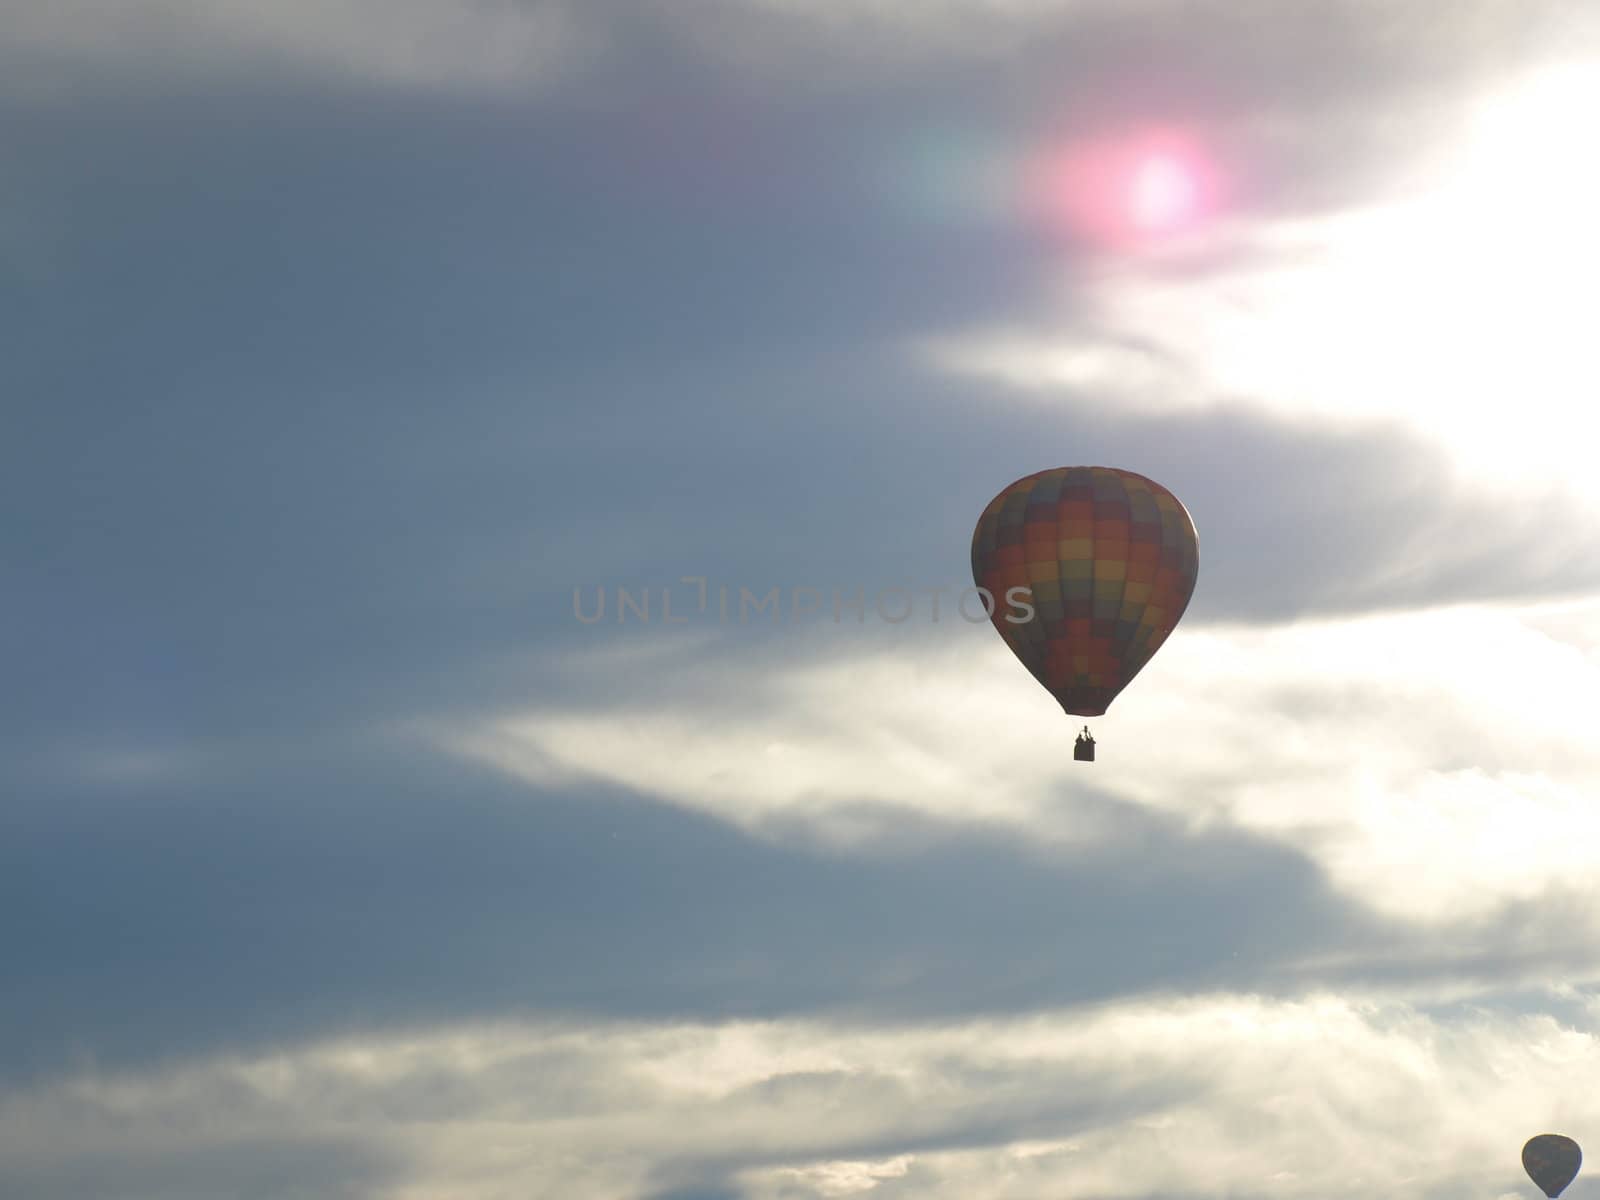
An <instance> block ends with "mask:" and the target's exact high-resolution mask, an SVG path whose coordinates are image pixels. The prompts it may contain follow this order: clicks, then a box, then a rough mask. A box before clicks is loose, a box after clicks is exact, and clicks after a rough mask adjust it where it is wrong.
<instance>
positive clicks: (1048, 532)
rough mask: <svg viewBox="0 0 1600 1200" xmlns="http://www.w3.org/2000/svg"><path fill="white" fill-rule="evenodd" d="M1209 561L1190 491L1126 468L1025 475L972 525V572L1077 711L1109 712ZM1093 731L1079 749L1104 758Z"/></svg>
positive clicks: (1010, 636)
mask: <svg viewBox="0 0 1600 1200" xmlns="http://www.w3.org/2000/svg"><path fill="white" fill-rule="evenodd" d="M1199 570H1200V551H1199V545H1198V542H1197V541H1196V538H1195V532H1194V522H1193V521H1191V520H1190V519H1189V513H1188V511H1187V510H1186V509H1185V508H1184V507H1183V505H1182V504H1180V503H1179V502H1178V498H1177V497H1176V496H1174V495H1173V494H1172V493H1171V492H1169V491H1167V489H1166V488H1164V487H1162V486H1161V485H1160V484H1159V483H1156V482H1154V481H1153V480H1149V479H1146V478H1145V477H1144V476H1143V475H1136V474H1134V473H1133V472H1132V471H1123V470H1120V469H1117V468H1114V467H1058V468H1055V469H1054V470H1049V471H1040V472H1038V473H1037V474H1033V475H1029V476H1026V477H1025V478H1023V479H1019V480H1017V481H1016V482H1015V483H1013V484H1012V485H1011V486H1010V487H1008V488H1006V489H1005V490H1004V491H1002V492H1001V493H1000V494H999V495H998V496H996V497H995V498H994V499H993V500H991V501H990V502H989V506H988V507H987V508H985V509H984V510H983V516H982V517H980V518H979V519H978V527H977V529H976V530H974V531H973V535H972V577H973V579H974V580H975V581H976V582H977V584H978V586H979V587H981V588H985V589H987V590H988V592H989V593H990V595H991V596H993V598H994V610H993V613H992V616H991V620H992V621H993V622H994V627H995V628H996V629H998V630H999V631H1000V636H1001V637H1003V638H1005V640H1006V644H1007V645H1008V646H1010V647H1011V650H1012V652H1013V653H1014V654H1016V656H1017V657H1018V658H1019V659H1021V660H1022V664H1023V666H1025V667H1027V668H1028V670H1029V671H1030V672H1032V674H1033V677H1034V678H1035V679H1037V680H1038V681H1039V682H1040V683H1042V684H1043V685H1044V686H1045V689H1046V690H1047V691H1049V693H1050V694H1051V695H1052V696H1054V697H1055V698H1056V700H1057V701H1058V702H1059V703H1060V705H1061V707H1062V709H1064V710H1065V711H1066V712H1067V713H1069V714H1071V715H1073V716H1081V717H1097V716H1100V715H1101V714H1102V713H1104V712H1105V711H1106V708H1107V707H1108V706H1109V705H1110V703H1111V701H1112V700H1114V699H1115V698H1116V696H1117V693H1119V692H1120V691H1122V689H1123V688H1125V687H1127V686H1128V684H1129V683H1130V682H1131V681H1132V679H1133V677H1134V676H1135V675H1137V674H1138V673H1139V671H1140V670H1141V669H1142V668H1143V667H1144V665H1145V664H1146V663H1147V662H1149V661H1150V658H1151V656H1152V655H1154V654H1155V652H1156V651H1157V650H1158V649H1160V647H1161V644H1162V643H1163V642H1164V641H1166V639H1167V635H1168V634H1170V633H1171V632H1172V630H1173V627H1174V626H1175V625H1177V623H1178V618H1179V617H1181V616H1183V612H1184V609H1185V608H1187V607H1188V605H1189V597H1190V596H1191V595H1193V593H1194V585H1195V579H1196V577H1197V576H1198V574H1199ZM1015 588H1024V589H1028V593H1029V595H1028V604H1029V605H1030V606H1031V608H1032V610H1033V612H1032V616H1031V617H1027V613H1026V610H1025V609H1022V608H1019V607H1016V606H1013V605H1012V604H1011V603H1010V602H1009V596H1010V595H1011V593H1012V590H1013V589H1015ZM1019 617H1026V619H1018V618H1019ZM1086 739H1088V729H1087V727H1085V730H1084V734H1083V735H1081V736H1080V738H1079V742H1078V747H1077V753H1076V755H1075V757H1077V758H1080V759H1088V760H1091V761H1092V760H1093V758H1094V749H1093V746H1094V743H1093V740H1092V739H1088V740H1087V744H1086Z"/></svg>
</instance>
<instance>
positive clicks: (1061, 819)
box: [444, 603, 1600, 921]
mask: <svg viewBox="0 0 1600 1200" xmlns="http://www.w3.org/2000/svg"><path fill="white" fill-rule="evenodd" d="M952 629H953V630H955V631H956V632H953V633H952V635H951V641H950V643H949V644H948V645H945V646H941V647H935V646H933V645H931V644H923V645H921V646H919V649H918V652H917V653H915V654H910V653H906V652H904V651H903V650H900V649H897V650H896V651H895V652H893V653H884V654H882V655H881V656H876V657H869V658H864V659H861V658H857V659H848V658H847V659H834V660H824V661H822V662H820V663H812V664H806V665H800V666H791V667H787V668H785V667H781V666H776V667H774V666H768V667H765V668H763V669H762V670H759V671H756V670H752V671H748V672H746V671H743V670H740V669H738V667H737V666H736V665H732V664H730V662H729V660H727V659H726V658H723V657H720V656H715V655H708V654H707V653H706V651H705V649H704V646H703V644H701V643H696V644H695V645H696V649H695V652H694V654H693V655H688V654H686V655H685V656H684V658H683V659H682V660H681V661H680V662H679V663H678V664H677V665H676V666H675V667H673V668H671V669H670V670H668V669H666V668H665V667H663V666H662V665H661V664H659V662H658V664H657V666H658V670H657V671H656V672H655V674H656V676H657V677H658V678H661V679H664V680H670V681H671V686H672V687H673V689H674V691H673V693H672V694H671V696H670V699H669V698H668V697H667V696H666V695H665V693H664V692H663V694H659V695H658V694H656V691H655V690H652V691H650V692H647V693H646V694H644V695H641V696H639V697H638V698H637V701H636V703H635V704H634V705H633V706H631V707H622V708H616V707H611V708H604V709H598V708H597V709H592V710H573V709H561V708H550V709H542V710H535V711H530V712H524V713H519V714H507V715H505V716H503V717H501V718H497V719H492V720H489V721H486V722H485V723H483V724H482V725H480V726H478V727H475V728H471V729H464V730H463V729H456V730H451V731H449V732H448V733H446V734H445V735H444V737H445V740H446V743H447V744H448V745H450V746H452V747H453V748H454V749H456V750H457V751H459V752H461V753H464V754H467V755H468V756H470V757H473V758H475V759H478V760H480V761H486V762H489V763H492V764H494V765H496V766H499V767H501V768H503V769H505V770H508V771H510V772H512V773H514V774H517V775H519V776H520V777H524V778H528V779H530V780H532V781H535V782H538V783H540V784H541V785H548V784H549V783H551V782H552V781H553V780H557V779H560V778H584V779H591V780H594V779H598V780H605V781H608V782H611V783H615V784H619V785H622V786H624V787H627V788H630V789H633V790H636V791H638V792H640V793H641V794H644V795H649V796H655V797H658V798H660V799H662V800H665V801H667V802H670V803H672V804H675V805H681V806H684V807H689V808H695V809H698V810H701V811H704V812H708V813H711V814H714V815H716V816H718V817H720V818H721V819H724V820H727V821H729V822H732V823H734V824H736V825H739V826H741V827H742V828H745V829H747V830H751V831H753V832H755V833H757V834H759V835H761V836H769V837H784V836H792V835H794V834H795V833H796V832H800V831H806V832H809V833H810V834H811V835H814V836H821V837H823V838H824V839H826V840H828V841H830V842H832V843H834V844H835V845H837V846H840V847H850V846H856V847H858V848H859V847H865V848H866V849H867V850H868V851H869V852H872V853H882V852H885V850H887V849H890V848H892V847H893V845H894V835H893V830H894V823H893V819H892V816H891V815H890V814H892V813H893V812H894V811H895V810H900V811H915V812H919V813H922V814H924V815H927V816H931V817H934V818H937V819H941V820H948V821H956V822H966V821H977V822H985V823H991V824H995V825H997V826H1001V827H1008V828H1012V829H1017V830H1025V831H1026V832H1027V834H1028V835H1029V838H1030V840H1031V841H1032V842H1033V843H1034V844H1035V845H1037V846H1038V847H1040V849H1041V852H1046V851H1047V848H1048V847H1050V846H1052V845H1055V846H1065V845H1069V844H1078V845H1081V844H1084V843H1086V842H1088V843H1092V842H1094V841H1095V840H1096V839H1097V838H1098V837H1100V836H1102V835H1103V830H1102V829H1100V828H1097V825H1096V819H1095V817H1094V815H1093V814H1094V813H1095V812H1096V811H1097V810H1096V808H1095V807H1094V806H1093V804H1092V803H1088V802H1089V801H1092V799H1093V796H1094V792H1091V791H1089V790H1086V789H1095V791H1097V792H1099V793H1103V794H1106V795H1110V796H1113V797H1115V798H1118V799H1122V800H1127V801H1132V802H1134V803H1137V804H1141V805H1144V806H1146V807H1148V808H1151V809H1156V810H1160V811H1163V812H1166V813H1168V814H1170V815H1173V816H1176V817H1177V818H1179V819H1180V820H1184V821H1187V822H1190V823H1191V824H1193V825H1195V826H1197V827H1200V826H1205V825H1207V824H1211V823H1216V822H1224V823H1232V824H1237V825H1239V826H1242V827H1244V828H1246V829H1249V830H1252V831H1254V832H1256V833H1259V834H1261V835H1263V836H1267V837H1272V838H1277V839H1281V840H1283V841H1285V842H1287V843H1289V844H1292V845H1294V846H1296V847H1297V848H1298V849H1300V850H1301V851H1303V852H1304V853H1306V854H1308V855H1310V856H1311V857H1312V858H1313V859H1314V860H1315V861H1317V862H1318V863H1319V864H1320V865H1321V866H1322V867H1323V868H1324V870H1326V871H1327V872H1328V873H1329V875H1330V877H1331V879H1332V881H1333V882H1334V883H1335V885H1336V886H1338V887H1340V888H1341V889H1343V890H1345V891H1346V892H1347V893H1348V894H1349V895H1350V896H1351V897H1352V898H1354V899H1357V900H1359V901H1360V902H1362V903H1365V904H1368V905H1372V906H1374V907H1376V908H1377V909H1379V910H1381V911H1383V912H1386V913H1388V914H1391V915H1394V916H1399V917H1405V918H1411V919H1418V920H1428V921H1450V920H1458V919H1462V918H1471V917H1476V916H1481V915H1485V914H1487V913H1490V912H1492V911H1494V910H1495V909H1496V908H1497V907H1499V906H1501V905H1503V904H1505V903H1507V902H1510V901H1516V900H1526V899H1532V898H1534V897H1537V896H1538V895H1539V894H1540V893H1541V892H1542V891H1543V890H1545V889H1547V888H1549V887H1552V886H1556V887H1561V888H1566V889H1571V890H1572V891H1574V892H1576V893H1578V894H1582V895H1590V894H1592V893H1593V891H1594V888H1595V886H1596V885H1595V883H1594V880H1595V879H1597V878H1600V816H1597V815H1596V812H1595V809H1594V806H1593V803H1592V800H1591V799H1590V798H1591V797H1592V796H1593V795H1594V794H1595V793H1596V791H1597V790H1600V744H1597V743H1596V741H1595V739H1594V737H1593V729H1592V724H1591V721H1592V714H1593V713H1594V712H1596V711H1600V603H1590V604H1566V605H1556V606H1542V607H1535V608H1532V609H1528V610H1522V611H1512V610H1496V609H1488V608H1460V609H1452V610H1436V611H1425V612H1417V613H1407V614H1397V615H1384V616H1373V617H1364V618H1359V619H1354V620H1338V621H1324V622H1308V623H1303V624H1299V625H1293V626H1287V627H1281V628H1270V629H1262V628H1255V627H1238V628H1234V627H1215V626H1213V627H1200V628H1195V629H1185V628H1184V627H1180V628H1179V630H1178V633H1177V634H1175V635H1174V637H1173V638H1172V639H1171V640H1170V641H1169V642H1168V643H1167V645H1166V646H1165V647H1163V649H1162V651H1161V653H1160V654H1158V655H1157V656H1156V658H1155V659H1154V660H1153V661H1152V663H1151V664H1150V665H1149V666H1148V667H1147V668H1146V669H1145V671H1144V672H1143V673H1142V674H1141V675H1140V677H1139V678H1138V679H1137V680H1135V682H1134V684H1133V685H1132V686H1131V687H1130V688H1129V689H1128V691H1127V692H1126V693H1125V694H1124V695H1123V696H1122V697H1120V698H1119V699H1118V700H1117V702H1116V704H1115V705H1114V706H1113V709H1112V711H1111V714H1110V715H1109V716H1108V717H1105V718H1101V719H1099V720H1096V721H1092V722H1090V724H1091V725H1093V726H1094V727H1095V729H1096V731H1097V733H1098V734H1099V737H1100V756H1099V757H1100V761H1099V762H1097V763H1096V764H1095V765H1094V766H1093V767H1085V766H1083V765H1081V764H1077V763H1074V762H1072V761H1071V755H1070V753H1069V750H1070V746H1069V743H1070V740H1071V737H1072V734H1073V733H1074V731H1075V729H1076V725H1077V722H1075V721H1073V720H1071V719H1069V718H1067V717H1064V716H1063V715H1062V714H1061V713H1060V711H1059V709H1057V708H1056V706H1055V705H1054V703H1053V702H1052V701H1051V700H1050V699H1049V698H1048V696H1046V695H1045V694H1044V692H1043V691H1042V690H1041V689H1039V688H1038V687H1037V685H1036V684H1035V683H1034V682H1033V680H1032V679H1031V678H1029V677H1028V676H1027V674H1026V672H1024V671H1023V670H1022V668H1021V667H1020V666H1019V665H1018V664H1017V663H1016V662H1015V661H1014V660H1013V659H1011V657H1010V655H1009V652H1008V651H1006V650H1005V648H1004V647H1003V646H1001V645H1000V644H999V641H998V639H997V638H995V637H994V635H993V633H992V631H990V630H987V629H984V628H981V627H971V626H966V625H959V626H952ZM657 690H659V689H657ZM733 698H737V699H736V701H735V700H734V699H733ZM863 802H865V803H868V804H871V805H873V806H878V813H879V815H878V816H877V817H876V818H872V819H869V818H865V817H863V816H862V815H861V813H860V811H859V809H860V805H861V804H862V803H863ZM779 817H781V818H783V820H782V821H780V822H777V823H774V820H773V819H774V818H779Z"/></svg>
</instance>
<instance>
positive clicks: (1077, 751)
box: [1072, 725, 1094, 762]
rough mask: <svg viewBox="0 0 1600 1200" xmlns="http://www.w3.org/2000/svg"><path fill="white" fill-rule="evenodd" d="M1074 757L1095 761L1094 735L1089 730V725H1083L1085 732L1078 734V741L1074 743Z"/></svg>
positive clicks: (1083, 760) (1080, 760)
mask: <svg viewBox="0 0 1600 1200" xmlns="http://www.w3.org/2000/svg"><path fill="white" fill-rule="evenodd" d="M1072 757H1073V758H1075V759H1077V760H1078V761H1079V762H1093V761H1094V735H1093V734H1091V733H1090V732H1089V727H1088V726H1087V725H1085V726H1084V727H1083V732H1082V733H1080V734H1079V735H1078V740H1077V742H1075V743H1074V744H1073V747H1072Z"/></svg>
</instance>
